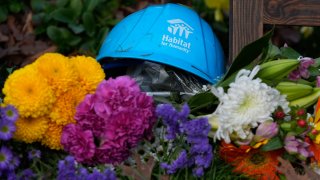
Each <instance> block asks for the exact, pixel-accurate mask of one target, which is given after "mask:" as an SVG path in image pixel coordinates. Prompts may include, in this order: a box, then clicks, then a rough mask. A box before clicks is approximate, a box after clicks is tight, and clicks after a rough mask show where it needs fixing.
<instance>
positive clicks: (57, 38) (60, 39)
mask: <svg viewBox="0 0 320 180" xmlns="http://www.w3.org/2000/svg"><path fill="white" fill-rule="evenodd" d="M47 35H48V36H49V38H50V39H51V40H52V41H54V42H55V43H58V44H67V41H68V40H70V39H71V37H72V33H71V32H70V31H69V30H68V29H66V28H62V27H56V26H49V27H48V28H47Z"/></svg>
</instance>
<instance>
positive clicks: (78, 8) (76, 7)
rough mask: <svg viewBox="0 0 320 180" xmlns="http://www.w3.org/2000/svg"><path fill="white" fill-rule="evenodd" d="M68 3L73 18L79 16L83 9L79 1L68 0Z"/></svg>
mask: <svg viewBox="0 0 320 180" xmlns="http://www.w3.org/2000/svg"><path fill="white" fill-rule="evenodd" d="M70 1H71V2H70V8H71V9H72V10H73V12H74V16H75V17H78V16H80V14H81V12H82V8H83V4H82V1H79V0H70Z"/></svg>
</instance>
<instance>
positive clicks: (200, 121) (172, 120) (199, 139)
mask: <svg viewBox="0 0 320 180" xmlns="http://www.w3.org/2000/svg"><path fill="white" fill-rule="evenodd" d="M156 113H157V116H158V117H159V118H161V119H162V122H163V124H164V125H165V127H166V130H167V134H166V138H167V139H168V140H177V139H180V138H181V137H184V138H185V139H186V141H185V142H186V144H187V147H188V148H187V149H183V150H181V151H180V153H179V155H178V158H177V159H175V160H173V161H172V162H171V164H169V163H167V162H163V163H161V165H160V166H161V167H162V168H163V169H165V170H166V172H167V173H168V174H173V173H175V172H177V171H178V170H179V169H184V168H187V167H192V168H193V175H194V176H196V177H201V176H203V175H204V169H205V168H208V167H209V166H210V164H211V161H212V159H213V152H212V146H211V145H210V143H209V138H208V133H209V131H210V129H211V126H210V124H209V123H208V119H207V118H205V117H202V118H197V119H192V120H189V119H188V116H189V113H190V109H189V106H188V105H187V104H185V105H183V107H182V110H181V111H180V112H178V111H177V110H176V109H175V108H174V107H173V106H172V105H171V104H161V105H158V106H157V109H156ZM177 145H178V144H177ZM180 145H181V144H180ZM183 147H184V148H185V146H184V145H182V148H183ZM176 149H178V148H177V147H176Z"/></svg>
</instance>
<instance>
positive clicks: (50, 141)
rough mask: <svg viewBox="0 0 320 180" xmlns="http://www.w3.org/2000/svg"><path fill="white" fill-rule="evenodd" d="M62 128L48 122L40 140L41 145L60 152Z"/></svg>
mask: <svg viewBox="0 0 320 180" xmlns="http://www.w3.org/2000/svg"><path fill="white" fill-rule="evenodd" d="M63 127H64V126H62V125H57V124H56V123H53V122H50V124H49V127H48V130H47V132H46V133H45V134H44V136H43V138H42V139H41V144H43V145H45V146H48V147H49V148H50V149H55V150H61V149H62V145H61V143H60V138H61V133H62V129H63Z"/></svg>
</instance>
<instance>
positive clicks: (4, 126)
mask: <svg viewBox="0 0 320 180" xmlns="http://www.w3.org/2000/svg"><path fill="white" fill-rule="evenodd" d="M15 131H16V126H15V124H14V122H12V121H9V120H7V119H2V120H1V121H0V140H9V139H11V138H12V136H13V133H14V132H15Z"/></svg>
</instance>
